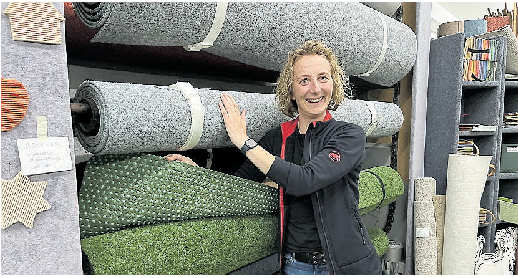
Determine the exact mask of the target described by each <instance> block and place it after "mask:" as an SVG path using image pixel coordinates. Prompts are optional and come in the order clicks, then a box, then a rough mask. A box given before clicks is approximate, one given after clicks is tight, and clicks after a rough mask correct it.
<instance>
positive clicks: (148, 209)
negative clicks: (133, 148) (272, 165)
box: [78, 154, 278, 238]
mask: <svg viewBox="0 0 518 278" xmlns="http://www.w3.org/2000/svg"><path fill="white" fill-rule="evenodd" d="M277 196H278V194H277V190H276V189H275V188H273V187H269V186H266V185H263V184H260V183H257V182H253V181H250V180H246V179H242V178H239V177H235V176H232V175H227V174H224V173H220V172H216V171H212V170H208V169H205V168H201V167H196V166H192V165H189V164H186V163H181V162H169V161H166V160H165V159H163V158H162V157H158V156H154V155H150V154H133V155H105V156H95V157H93V158H92V159H91V160H90V161H89V163H88V165H87V167H86V169H85V175H84V178H83V183H82V186H81V189H80V190H79V197H78V198H79V216H80V218H79V224H80V228H81V237H82V238H84V237H88V236H94V235H99V234H103V233H106V232H113V231H117V230H120V229H124V228H127V227H132V226H142V225H151V224H159V223H168V222H172V221H177V220H187V219H194V218H204V217H217V216H234V215H254V214H265V213H275V212H277V211H278V197H277Z"/></svg>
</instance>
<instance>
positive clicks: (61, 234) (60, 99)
mask: <svg viewBox="0 0 518 278" xmlns="http://www.w3.org/2000/svg"><path fill="white" fill-rule="evenodd" d="M8 4H9V3H8V2H2V3H1V10H2V11H4V10H5V8H6V7H7V5H8ZM54 6H55V7H56V9H57V10H58V11H59V12H60V13H61V14H63V3H54ZM1 17H2V24H1V28H2V39H1V41H2V59H1V63H2V77H4V78H14V79H16V80H18V81H20V82H22V84H23V85H24V86H25V88H26V89H27V94H28V95H29V107H28V110H27V114H26V115H25V117H24V119H23V120H22V121H21V122H20V124H19V125H17V126H16V127H15V128H14V129H12V130H10V131H7V132H2V135H1V137H2V179H6V180H10V179H12V178H13V177H14V176H15V175H16V174H18V172H20V170H21V164H20V160H19V156H18V148H17V145H16V141H17V139H24V138H36V137H37V134H36V117H37V116H46V117H47V135H48V136H49V137H68V141H69V147H70V150H71V159H72V163H73V162H74V155H73V150H74V141H73V137H72V120H71V116H70V98H69V91H68V72H67V53H66V46H65V43H64V42H63V43H62V44H59V45H49V44H40V43H32V42H24V41H13V40H12V37H11V27H10V23H9V19H8V17H7V16H6V15H5V14H3V13H2V14H1ZM64 26H65V23H64V22H62V23H61V35H62V37H63V38H64V37H65V30H64ZM63 41H64V40H63ZM29 179H30V180H31V181H32V182H38V181H46V182H47V183H48V184H47V187H46V189H45V193H44V194H43V198H44V199H45V200H47V201H48V202H49V203H50V205H51V208H50V210H47V211H44V212H41V213H39V214H37V215H36V218H35V220H34V227H33V228H27V227H25V226H24V225H23V224H22V223H15V224H13V225H11V226H9V227H7V228H6V229H2V231H1V235H2V243H1V246H2V266H1V269H2V274H7V275H16V274H23V275H34V274H46V275H56V274H68V275H70V274H71V275H79V274H81V273H82V269H81V249H80V244H79V210H78V204H77V191H76V188H77V181H76V173H75V170H70V171H64V172H53V173H47V174H39V175H30V176H29Z"/></svg>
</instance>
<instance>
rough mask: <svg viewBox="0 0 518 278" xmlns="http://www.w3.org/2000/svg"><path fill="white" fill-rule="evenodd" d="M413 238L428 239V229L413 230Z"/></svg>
mask: <svg viewBox="0 0 518 278" xmlns="http://www.w3.org/2000/svg"><path fill="white" fill-rule="evenodd" d="M415 237H430V229H428V228H415Z"/></svg>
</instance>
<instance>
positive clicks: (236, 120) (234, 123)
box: [219, 93, 248, 148]
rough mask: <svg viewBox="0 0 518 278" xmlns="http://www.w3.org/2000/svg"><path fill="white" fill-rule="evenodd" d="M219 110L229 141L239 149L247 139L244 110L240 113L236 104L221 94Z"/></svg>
mask: <svg viewBox="0 0 518 278" xmlns="http://www.w3.org/2000/svg"><path fill="white" fill-rule="evenodd" d="M219 109H220V110H221V115H222V116H223V120H224V122H225V128H226V129H227V133H228V136H229V137H230V140H231V141H232V143H233V144H234V145H236V147H238V148H241V147H242V146H243V144H244V142H245V140H246V139H248V136H247V135H246V110H243V112H240V111H239V107H238V105H237V102H236V101H235V100H234V98H233V97H231V96H230V95H229V94H226V93H222V94H221V101H220V102H219Z"/></svg>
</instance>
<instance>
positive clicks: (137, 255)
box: [81, 214, 278, 275]
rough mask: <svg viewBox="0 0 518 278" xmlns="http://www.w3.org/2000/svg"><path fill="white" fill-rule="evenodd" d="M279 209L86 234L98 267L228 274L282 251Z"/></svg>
mask: <svg viewBox="0 0 518 278" xmlns="http://www.w3.org/2000/svg"><path fill="white" fill-rule="evenodd" d="M277 225H278V218H277V217H276V216H274V215H268V214H265V215H251V216H233V217H213V218H206V219H195V220H185V221H177V222H172V223H167V224H159V225H149V226H142V227H135V228H130V229H125V230H121V231H117V232H113V233H106V234H103V235H98V236H93V237H89V238H84V239H82V240H81V247H82V249H83V251H84V252H85V253H86V254H87V256H88V259H89V262H90V265H91V268H92V269H93V272H94V273H87V274H105V275H106V274H108V275H135V274H138V275H147V274H151V275H188V274H206V275H209V274H217V275H223V274H227V273H229V272H231V271H234V270H236V269H239V268H241V267H243V266H245V265H248V264H250V263H252V262H255V261H257V260H259V259H261V258H264V257H267V256H269V255H271V254H273V253H275V252H277V234H278V231H277Z"/></svg>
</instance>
